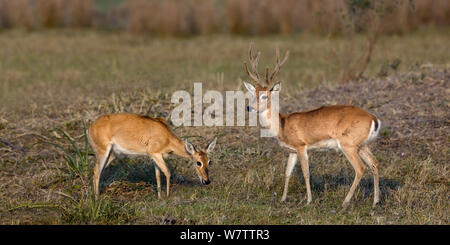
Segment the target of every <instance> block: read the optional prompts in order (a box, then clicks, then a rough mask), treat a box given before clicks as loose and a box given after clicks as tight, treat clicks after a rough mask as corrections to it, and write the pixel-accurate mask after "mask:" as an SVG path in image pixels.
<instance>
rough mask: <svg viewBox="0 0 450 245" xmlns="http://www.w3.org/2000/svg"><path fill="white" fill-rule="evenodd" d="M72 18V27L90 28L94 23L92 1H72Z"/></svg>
mask: <svg viewBox="0 0 450 245" xmlns="http://www.w3.org/2000/svg"><path fill="white" fill-rule="evenodd" d="M70 16H71V19H72V21H71V25H72V27H77V28H81V27H90V26H92V22H93V5H92V0H71V1H70Z"/></svg>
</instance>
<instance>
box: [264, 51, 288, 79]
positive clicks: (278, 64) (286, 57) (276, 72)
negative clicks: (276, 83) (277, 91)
mask: <svg viewBox="0 0 450 245" xmlns="http://www.w3.org/2000/svg"><path fill="white" fill-rule="evenodd" d="M289 53H290V52H289V50H288V51H286V54H285V55H284V58H283V60H282V61H281V62H280V50H279V49H278V48H277V49H276V60H277V63H276V65H275V69H274V70H273V72H272V74H271V75H270V78H269V79H268V80H267V84H270V83H271V82H272V80H273V79H274V78H275V76H276V75H277V74H278V72H279V71H280V68H281V66H282V65H284V63H285V62H286V61H287V59H288V57H289ZM266 79H267V78H266Z"/></svg>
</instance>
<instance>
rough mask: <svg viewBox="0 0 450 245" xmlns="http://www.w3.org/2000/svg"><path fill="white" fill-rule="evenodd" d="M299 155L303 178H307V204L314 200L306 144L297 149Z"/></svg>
mask: <svg viewBox="0 0 450 245" xmlns="http://www.w3.org/2000/svg"><path fill="white" fill-rule="evenodd" d="M297 152H298V156H299V157H300V165H301V167H302V173H303V178H304V179H305V185H306V195H307V197H308V199H307V204H310V203H311V201H312V195H311V185H310V180H309V163H308V152H307V148H306V146H303V147H300V148H298V150H297Z"/></svg>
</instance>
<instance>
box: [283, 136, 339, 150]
mask: <svg viewBox="0 0 450 245" xmlns="http://www.w3.org/2000/svg"><path fill="white" fill-rule="evenodd" d="M278 143H279V144H280V146H282V147H286V148H288V149H291V150H294V151H296V149H295V148H294V147H292V146H290V145H288V144H286V143H285V142H283V141H281V140H278ZM307 149H308V150H309V149H335V150H338V149H341V144H340V143H339V141H338V140H337V139H328V140H322V141H319V142H316V143H314V144H311V145H307Z"/></svg>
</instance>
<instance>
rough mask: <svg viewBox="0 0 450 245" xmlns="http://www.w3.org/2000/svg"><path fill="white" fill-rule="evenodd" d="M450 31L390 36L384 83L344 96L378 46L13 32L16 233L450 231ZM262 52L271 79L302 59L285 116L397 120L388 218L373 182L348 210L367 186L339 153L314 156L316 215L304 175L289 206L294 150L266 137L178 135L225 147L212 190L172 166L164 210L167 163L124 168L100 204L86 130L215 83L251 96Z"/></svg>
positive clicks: (6, 87)
mask: <svg viewBox="0 0 450 245" xmlns="http://www.w3.org/2000/svg"><path fill="white" fill-rule="evenodd" d="M445 33H449V32H448V30H422V31H420V32H417V33H413V34H410V35H405V36H390V37H383V38H381V39H380V42H379V43H378V46H377V47H376V50H375V54H374V57H373V63H371V65H370V66H369V67H368V70H367V76H368V77H369V78H367V79H364V81H362V82H358V83H357V82H352V83H348V84H340V83H338V82H336V81H338V80H339V77H340V75H341V73H342V71H343V70H345V69H346V67H347V64H348V63H350V62H355V61H358V59H359V57H361V56H363V54H364V46H365V40H364V37H360V36H357V37H354V38H352V39H345V38H336V37H333V38H332V37H330V38H326V37H318V36H311V35H306V34H302V35H297V36H293V37H280V36H268V37H258V38H255V37H232V36H207V37H196V38H189V39H163V38H151V37H135V36H127V35H119V34H105V33H96V32H89V31H82V32H73V31H67V32H66V31H49V32H39V33H23V32H20V31H12V32H3V33H1V35H0V47H1V48H0V57H1V59H0V104H1V105H2V106H1V107H0V140H1V141H0V156H1V163H0V164H1V165H0V223H1V224H85V223H88V224H171V223H175V224H449V219H450V215H449V200H448V193H449V191H448V187H449V177H448V176H449V173H448V171H449V169H448V158H449V143H448V142H449V136H448V135H449V134H448V132H449V131H448V129H449V124H450V122H449V118H450V115H449V111H450V110H449V101H448V99H449V90H448V81H449V79H450V73H449V72H448V69H449V60H448V57H450V50H449V49H448V48H447V46H448V45H447V44H448V43H449V42H450V35H449V34H445ZM250 41H254V42H255V44H256V47H257V48H258V49H260V50H261V51H262V61H261V65H260V67H261V69H262V68H263V67H265V66H266V65H272V63H273V58H274V57H273V56H274V48H275V47H277V46H279V47H280V48H281V50H286V49H290V50H291V56H290V59H289V61H288V62H287V64H286V65H285V67H283V68H282V71H281V72H280V78H281V79H282V80H283V81H284V84H283V90H282V92H281V93H282V95H283V96H282V100H281V105H282V111H284V112H292V111H297V110H306V109H312V108H314V107H317V106H320V105H322V104H338V103H339V104H340V103H346V104H348V103H349V104H354V105H359V106H362V107H364V108H366V109H368V110H369V111H372V112H374V113H375V114H377V115H378V116H379V117H380V118H381V121H382V131H381V134H380V137H379V140H378V141H377V142H376V143H374V144H373V147H372V148H373V149H374V153H375V155H376V157H377V158H378V160H379V161H380V162H381V170H380V175H381V179H380V183H381V191H382V203H381V205H379V206H378V207H377V208H375V209H372V208H371V204H372V200H373V192H372V190H373V187H372V178H371V174H370V172H369V171H367V172H366V174H365V176H364V179H363V180H362V182H361V185H360V187H359V188H358V190H357V192H356V193H355V196H354V198H353V200H352V202H351V206H350V207H349V208H348V209H347V210H342V209H341V203H342V201H343V198H344V197H345V194H346V193H347V191H348V189H349V187H350V185H351V182H352V180H353V177H354V173H353V169H352V168H351V166H350V164H349V163H348V161H347V160H346V159H345V157H344V156H343V155H342V154H341V153H336V152H334V151H327V152H312V153H311V154H310V158H311V159H310V164H311V175H312V192H313V204H312V205H309V206H307V205H306V200H305V196H306V192H305V186H304V182H303V178H302V177H301V173H300V169H299V167H297V168H296V170H295V176H300V177H299V178H292V180H291V185H290V188H289V195H288V200H287V202H285V203H280V201H279V200H280V196H281V193H280V192H281V191H282V185H283V175H284V168H285V163H286V160H287V152H288V151H287V150H285V149H282V148H280V147H279V146H278V144H277V143H276V142H275V140H271V139H261V138H259V137H258V133H259V131H258V129H256V128H251V127H216V128H208V127H200V128H198V127H195V128H188V127H186V128H176V129H175V132H176V133H177V134H178V135H179V136H186V137H189V139H190V141H192V142H194V143H196V144H198V145H202V144H205V143H206V141H207V140H209V139H212V138H213V137H214V136H219V140H218V146H217V148H216V151H215V153H214V154H213V156H212V161H213V166H212V167H211V173H210V176H211V178H212V184H211V185H210V186H207V187H205V186H201V185H199V183H197V182H198V180H197V177H196V174H195V170H194V168H193V166H192V163H190V162H187V161H185V160H183V159H179V158H175V157H171V158H169V159H168V160H167V162H168V163H169V165H170V168H171V169H172V172H173V175H172V178H173V180H172V182H173V186H172V193H171V196H170V197H168V198H167V197H165V198H163V199H162V200H158V199H157V196H156V193H155V189H156V188H155V186H156V181H155V178H154V170H153V163H152V162H151V161H150V160H149V159H148V158H126V157H124V158H120V159H118V160H116V161H115V162H113V164H112V166H110V167H109V168H107V169H106V170H105V171H104V174H103V176H102V179H101V182H102V184H101V185H102V188H103V194H102V200H101V201H100V202H99V203H97V204H96V203H94V202H93V200H92V196H91V194H90V193H91V192H90V183H91V179H90V178H91V169H92V166H93V163H94V162H95V156H92V155H90V154H89V155H86V154H85V152H87V151H86V148H85V147H86V146H85V145H84V144H85V141H84V135H83V132H84V130H83V127H84V126H83V121H86V122H87V123H90V122H91V121H92V120H93V119H95V118H96V117H97V116H98V115H101V114H104V113H110V112H119V111H128V112H136V113H141V114H147V115H150V116H161V115H164V114H165V113H170V110H171V109H172V108H173V107H174V105H173V104H171V103H170V96H171V94H172V92H173V91H175V90H179V89H187V90H188V91H190V92H192V87H193V86H192V85H193V82H200V81H201V82H203V87H204V90H206V89H216V90H222V91H224V90H237V89H243V87H242V86H241V83H240V80H242V79H247V77H246V76H245V73H244V72H243V67H242V64H243V62H244V61H246V60H247V49H248V44H249V42H250ZM398 61H400V65H398V66H397V65H395V64H396V63H398ZM65 134H67V135H69V137H66V135H65ZM72 143H74V144H72ZM55 144H56V145H55ZM61 148H63V149H64V150H63V149H61ZM77 149H79V151H77ZM89 151H90V150H89ZM163 183H164V181H163Z"/></svg>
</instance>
